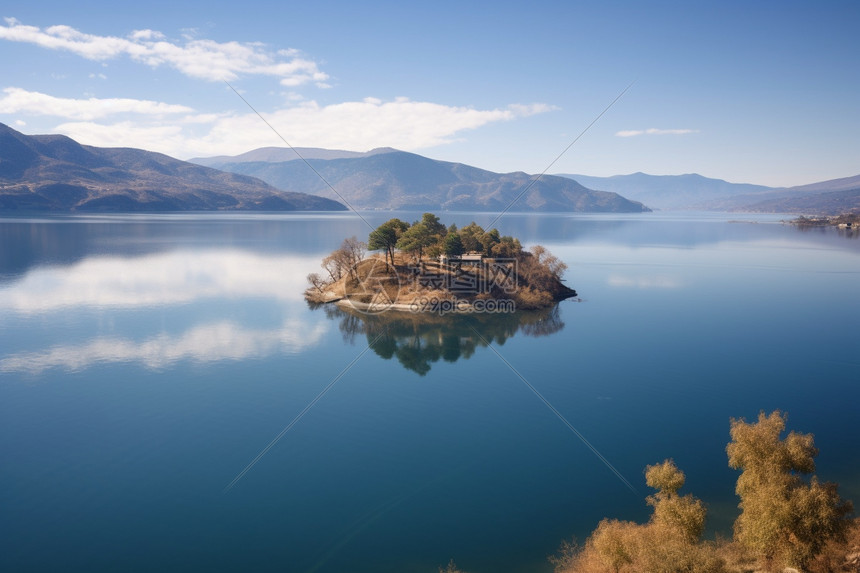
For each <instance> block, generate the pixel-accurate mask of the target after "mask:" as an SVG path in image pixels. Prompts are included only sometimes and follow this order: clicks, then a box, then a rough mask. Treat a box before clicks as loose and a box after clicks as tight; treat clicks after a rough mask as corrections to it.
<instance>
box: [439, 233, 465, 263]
mask: <svg viewBox="0 0 860 573" xmlns="http://www.w3.org/2000/svg"><path fill="white" fill-rule="evenodd" d="M442 252H444V253H445V255H446V256H448V257H459V256H460V255H462V254H463V252H464V250H463V240H462V239H461V238H460V235H459V234H457V232H456V231H451V232H449V233H448V235H447V236H446V237H445V247H444V249H442Z"/></svg>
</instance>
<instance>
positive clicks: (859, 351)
mask: <svg viewBox="0 0 860 573" xmlns="http://www.w3.org/2000/svg"><path fill="white" fill-rule="evenodd" d="M362 215H363V216H364V218H365V219H367V221H368V222H369V223H370V225H371V226H373V225H378V224H379V223H381V222H383V221H385V220H387V219H388V218H390V217H391V216H399V217H400V218H403V219H405V220H408V221H412V220H415V219H417V218H418V216H419V214H416V213H396V214H394V215H392V214H390V213H363V214H362ZM493 217H494V216H493V215H490V214H474V213H453V214H448V213H446V214H442V215H441V219H442V221H443V222H445V223H451V222H455V223H457V224H458V225H459V226H462V225H465V224H467V223H469V222H470V221H472V220H475V221H476V222H477V223H478V224H481V225H485V226H486V225H488V224H489V223H490V221H491V220H492V219H493ZM781 218H782V217H779V216H773V215H716V214H701V213H686V214H665V213H650V214H641V215H567V214H563V215H562V214H557V215H518V214H515V215H506V216H504V217H503V218H501V219H500V220H499V221H498V222H497V223H496V226H497V227H498V228H499V230H500V231H501V232H502V234H511V235H514V236H517V237H519V238H520V239H521V241H522V242H523V243H524V244H525V245H533V244H536V243H540V244H543V245H544V246H546V247H548V248H549V249H550V251H551V252H552V253H553V254H555V255H557V256H558V257H559V258H561V259H562V260H563V261H564V262H565V263H567V265H568V266H569V269H568V271H567V274H566V281H567V284H568V285H569V286H572V287H573V288H575V289H576V290H577V291H578V293H579V297H580V298H579V300H568V301H564V302H562V303H561V304H560V305H558V306H557V307H555V308H553V309H550V310H549V311H545V312H543V313H520V314H495V315H468V316H457V317H454V316H424V317H416V316H413V315H409V314H408V313H407V314H405V315H404V314H394V313H384V314H382V315H378V316H366V315H362V314H360V313H347V312H343V311H338V310H337V309H335V308H334V307H324V308H317V309H311V308H309V306H308V305H307V304H306V303H305V301H304V300H303V298H302V292H303V290H304V289H305V288H306V280H305V277H306V275H307V274H308V273H311V272H317V271H319V270H320V269H319V262H320V260H321V258H322V257H323V256H325V255H326V254H328V253H329V252H330V251H332V250H333V249H335V248H336V247H337V246H338V245H339V244H340V242H341V241H342V240H343V239H344V238H346V237H348V236H351V235H356V236H358V237H359V238H361V239H366V237H367V233H368V231H369V228H368V227H367V226H366V224H365V222H364V221H363V220H362V219H361V218H359V217H357V216H356V215H354V214H342V213H339V214H321V213H317V214H314V213H309V214H286V215H280V214H278V215H269V214H245V215H237V214H193V215H185V214H176V215H128V216H124V215H102V216H50V217H46V216H34V217H25V216H16V217H9V216H5V217H0V456H2V460H3V463H2V465H0V491H2V494H0V529H2V536H0V539H2V541H0V544H2V547H0V569H3V570H5V571H17V572H25V571H58V570H64V571H72V570H86V571H91V572H94V571H117V570H123V571H154V570H157V571H207V572H213V571H239V570H241V571H290V572H293V571H296V572H404V571H417V572H422V571H426V572H428V573H432V572H435V571H437V570H438V568H439V567H440V566H444V565H446V564H447V563H448V562H449V560H451V559H454V560H455V561H456V563H457V565H458V566H459V567H460V568H462V569H464V570H466V571H469V572H471V573H480V572H501V573H504V572H524V571H534V572H540V571H551V569H552V567H551V565H550V564H549V563H548V562H547V559H546V558H547V556H548V555H551V554H553V553H555V551H556V550H557V548H558V546H559V544H560V543H561V541H562V540H563V539H570V537H571V536H576V537H577V538H578V539H579V540H581V541H582V540H584V539H585V537H586V536H587V535H588V533H589V532H590V531H591V530H592V529H593V528H594V527H595V526H596V525H597V523H598V521H599V520H600V519H601V518H603V517H614V518H617V519H628V520H638V521H644V520H646V519H647V518H648V515H649V508H648V507H647V506H646V504H645V496H646V495H648V494H649V493H650V491H649V490H648V488H647V487H646V486H645V483H644V482H645V480H644V473H643V471H644V468H645V466H646V465H648V464H653V463H657V462H660V461H662V460H663V459H665V458H673V459H674V460H675V462H676V463H677V464H678V466H679V467H680V468H681V469H682V470H683V471H684V472H686V474H687V484H686V486H685V488H684V490H683V492H690V493H693V494H694V495H695V496H697V497H699V498H701V499H703V500H704V501H705V502H706V504H707V506H708V510H709V521H708V535H711V536H713V535H714V534H716V533H722V534H726V535H728V534H730V532H731V524H732V521H733V520H734V518H735V516H736V514H737V498H736V497H735V495H734V484H735V480H736V478H737V475H738V474H737V472H736V471H734V470H731V469H730V468H729V467H728V465H727V459H726V455H725V446H726V444H727V442H728V438H729V420H730V418H732V417H736V418H737V417H745V418H746V419H748V420H750V419H753V418H754V417H755V416H757V414H758V412H759V411H761V410H764V411H767V412H770V411H772V410H774V409H780V410H783V411H786V412H788V413H789V420H788V427H789V428H790V429H793V430H797V431H800V432H811V433H814V434H815V439H816V445H817V446H818V447H819V448H820V455H819V457H818V459H817V466H818V467H817V473H818V475H819V477H820V478H821V479H823V480H829V481H837V482H839V483H840V484H841V485H840V492H841V493H842V495H843V496H844V497H847V498H851V499H854V500H855V502H860V456H858V455H857V454H858V452H860V430H858V427H860V424H858V413H857V412H858V402H860V385H858V382H860V338H858V332H860V303H858V292H860V290H858V284H860V282H858V281H860V240H858V238H857V235H853V236H852V235H848V234H846V233H845V232H840V231H838V230H836V229H832V228H828V229H812V230H801V229H798V228H795V227H793V226H790V225H785V224H782V223H780V219H781ZM551 408H552V409H551ZM553 409H554V411H555V412H557V413H558V416H557V415H556V413H554V411H553ZM559 416H561V417H563V418H564V420H565V421H566V422H567V424H566V423H565V422H564V421H562V420H561V419H560V417H559ZM568 424H569V425H568ZM625 482H627V483H625ZM628 483H629V484H630V486H631V487H628V485H627V484H628Z"/></svg>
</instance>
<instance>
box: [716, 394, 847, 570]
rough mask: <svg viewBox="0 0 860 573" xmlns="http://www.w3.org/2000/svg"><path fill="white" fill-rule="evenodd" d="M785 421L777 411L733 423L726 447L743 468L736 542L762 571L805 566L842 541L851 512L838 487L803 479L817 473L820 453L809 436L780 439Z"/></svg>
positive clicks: (793, 434)
mask: <svg viewBox="0 0 860 573" xmlns="http://www.w3.org/2000/svg"><path fill="white" fill-rule="evenodd" d="M786 419H787V416H786V415H785V414H782V413H780V412H779V411H775V412H772V413H771V414H770V415H765V413H764V412H761V413H760V414H759V416H758V422H756V423H752V424H750V423H747V422H746V421H744V420H743V419H740V420H734V419H733V420H732V422H731V437H732V441H731V442H730V443H729V445H728V446H727V448H726V453H727V454H728V456H729V465H730V466H731V467H732V468H735V469H739V470H741V475H740V477H738V482H737V487H736V489H735V491H736V493H737V494H738V496H739V497H740V499H741V501H740V504H739V507H740V509H741V514H740V516H739V517H738V519H737V521H735V540H736V541H737V542H738V543H740V544H742V545H743V546H745V547H746V548H748V549H749V550H751V551H752V552H754V553H755V554H756V555H757V556H758V557H759V558H760V559H761V560H762V561H763V563H762V565H763V566H764V567H765V568H766V569H771V568H773V567H775V566H793V567H805V566H806V565H807V564H808V563H809V562H810V560H811V559H812V558H814V557H815V556H816V555H817V554H818V553H819V552H820V551H821V549H822V548H823V547H824V545H825V544H826V543H827V542H828V540H831V539H836V540H839V539H841V538H843V537H844V535H845V532H846V531H847V529H848V527H849V524H850V521H849V520H848V519H847V516H848V514H849V513H851V511H852V506H851V503H850V502H846V501H843V500H842V499H841V498H840V497H839V494H838V492H837V485H836V484H833V483H820V482H819V481H818V478H816V477H815V476H814V475H813V476H812V477H811V478H810V479H809V481H808V482H807V481H806V480H804V479H803V478H802V477H801V475H800V474H811V473H812V472H814V471H815V462H814V458H815V456H816V455H818V449H816V447H815V445H814V443H813V436H812V434H798V433H796V432H791V433H789V434H788V436H786V437H785V438H781V435H782V433H783V431H784V430H785V422H786Z"/></svg>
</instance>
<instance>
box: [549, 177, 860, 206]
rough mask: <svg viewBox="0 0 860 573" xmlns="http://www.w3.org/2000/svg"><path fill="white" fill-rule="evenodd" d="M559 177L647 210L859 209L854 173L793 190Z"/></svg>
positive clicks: (687, 180)
mask: <svg viewBox="0 0 860 573" xmlns="http://www.w3.org/2000/svg"><path fill="white" fill-rule="evenodd" d="M561 176H562V177H568V178H570V179H573V180H575V181H577V182H579V183H581V184H583V185H585V186H587V187H589V188H591V189H601V190H605V191H614V192H616V193H620V194H622V195H624V196H625V197H628V198H630V199H633V200H636V201H641V202H642V203H644V204H646V205H648V206H649V207H651V208H653V209H663V210H703V211H747V212H761V213H819V214H838V213H845V212H849V211H860V175H856V176H854V177H845V178H842V179H832V180H829V181H822V182H820V183H813V184H811V185H800V186H797V187H765V186H762V185H751V184H748V183H729V182H728V181H723V180H722V179H712V178H708V177H703V176H702V175H698V174H695V173H692V174H686V175H648V174H646V173H632V174H630V175H614V176H612V177H592V176H588V175H574V174H564V175H561Z"/></svg>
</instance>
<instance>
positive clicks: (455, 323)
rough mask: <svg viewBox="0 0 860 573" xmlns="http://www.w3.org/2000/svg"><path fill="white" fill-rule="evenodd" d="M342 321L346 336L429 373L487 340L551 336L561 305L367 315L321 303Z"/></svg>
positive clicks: (557, 326) (465, 355) (559, 327)
mask: <svg viewBox="0 0 860 573" xmlns="http://www.w3.org/2000/svg"><path fill="white" fill-rule="evenodd" d="M322 310H323V311H324V312H325V314H326V316H327V317H328V318H330V319H331V320H336V321H337V322H338V327H339V328H340V331H341V333H342V335H343V338H344V341H346V342H349V343H351V344H358V338H359V337H363V338H364V340H366V343H367V344H368V345H370V348H371V350H373V351H374V352H375V353H376V354H377V355H378V356H380V357H382V358H384V359H386V360H391V359H392V358H396V359H397V361H398V362H400V364H401V365H402V366H403V367H404V368H406V369H407V370H411V371H412V372H416V373H417V374H419V375H421V376H424V375H425V374H427V373H428V372H429V371H430V368H431V364H432V363H434V362H438V361H439V360H444V361H445V362H456V361H457V360H460V359H464V360H465V359H468V358H471V357H472V355H473V354H474V353H475V350H476V349H477V348H479V347H482V346H486V345H487V344H496V345H502V344H504V343H505V341H506V340H507V339H509V338H511V337H513V336H514V335H516V334H517V333H522V334H524V335H526V336H535V337H536V336H549V335H551V334H555V333H557V332H559V331H561V330H562V329H563V328H564V322H563V321H562V320H561V314H560V312H559V308H558V305H557V304H556V305H554V306H552V307H550V308H547V309H543V310H540V311H528V312H526V311H520V312H515V313H498V314H447V315H442V316H440V315H437V314H431V313H412V312H395V311H389V312H384V313H381V314H373V315H368V314H364V313H360V312H357V311H355V310H352V309H349V308H341V307H338V306H335V305H333V304H326V305H322Z"/></svg>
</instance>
